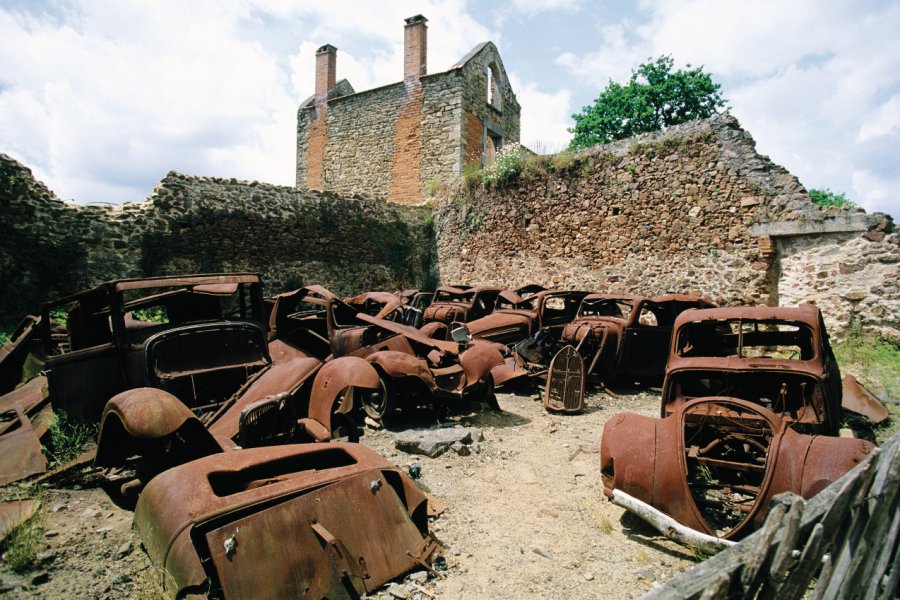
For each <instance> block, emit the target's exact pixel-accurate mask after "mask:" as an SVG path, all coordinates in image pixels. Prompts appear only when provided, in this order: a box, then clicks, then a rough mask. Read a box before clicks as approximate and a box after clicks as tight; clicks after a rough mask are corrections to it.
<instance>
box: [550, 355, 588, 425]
mask: <svg viewBox="0 0 900 600" xmlns="http://www.w3.org/2000/svg"><path fill="white" fill-rule="evenodd" d="M544 409H545V410H548V411H553V412H566V413H580V412H583V411H584V360H583V359H582V358H581V355H579V354H578V352H576V351H575V348H573V347H572V346H565V347H564V348H563V349H562V350H560V351H559V352H558V353H557V354H556V356H554V357H553V360H552V361H551V362H550V370H549V372H548V375H547V385H546V387H545V388H544Z"/></svg>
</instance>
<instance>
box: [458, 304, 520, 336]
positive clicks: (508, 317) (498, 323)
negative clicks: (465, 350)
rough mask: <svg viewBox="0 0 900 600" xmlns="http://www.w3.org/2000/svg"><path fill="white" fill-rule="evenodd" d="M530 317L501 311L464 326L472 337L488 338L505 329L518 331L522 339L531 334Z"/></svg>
mask: <svg viewBox="0 0 900 600" xmlns="http://www.w3.org/2000/svg"><path fill="white" fill-rule="evenodd" d="M532 321H533V319H532V317H531V316H529V315H527V314H524V313H522V312H511V311H506V310H501V311H499V312H493V313H491V314H489V315H485V316H483V317H481V318H480V319H475V320H474V321H471V322H469V323H468V324H467V325H466V326H467V327H468V328H469V332H470V333H471V334H472V335H473V336H474V337H476V338H477V337H484V336H490V335H491V334H496V333H498V332H500V331H504V330H506V329H519V330H520V331H521V334H522V336H523V337H525V336H528V335H529V334H530V333H531V327H532Z"/></svg>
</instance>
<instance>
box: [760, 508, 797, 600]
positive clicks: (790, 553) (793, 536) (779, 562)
mask: <svg viewBox="0 0 900 600" xmlns="http://www.w3.org/2000/svg"><path fill="white" fill-rule="evenodd" d="M804 504H805V503H804V501H803V498H800V497H797V498H794V501H793V502H792V503H791V508H790V510H789V511H788V513H787V514H786V515H785V516H784V519H783V520H782V522H781V527H782V528H783V529H784V531H783V532H782V534H781V541H780V542H779V543H778V546H776V548H775V552H774V555H773V556H772V564H771V566H770V567H769V577H768V578H766V580H765V582H764V583H763V587H762V590H760V593H759V598H762V599H764V600H768V599H770V598H774V597H775V590H776V589H777V588H779V587H781V584H782V583H784V580H785V579H786V577H787V572H788V569H790V568H791V567H792V566H794V564H795V563H796V562H797V556H799V554H800V553H799V552H797V556H795V555H794V550H795V547H796V545H797V532H798V531H799V530H800V517H801V516H802V514H803V506H804Z"/></svg>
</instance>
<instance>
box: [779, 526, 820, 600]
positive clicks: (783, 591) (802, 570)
mask: <svg viewBox="0 0 900 600" xmlns="http://www.w3.org/2000/svg"><path fill="white" fill-rule="evenodd" d="M824 531H825V528H824V527H822V524H821V523H817V524H816V526H815V527H813V530H812V533H811V534H810V536H809V539H808V540H807V541H806V546H805V547H804V548H803V552H802V553H801V555H800V560H798V561H797V564H796V565H795V566H794V568H793V570H792V571H791V572H790V574H788V576H787V579H785V581H784V583H783V584H782V585H780V586H778V589H776V590H775V595H774V596H773V597H775V598H779V599H780V598H800V597H801V596H802V595H803V594H804V593H805V592H806V589H807V588H808V587H809V582H810V581H811V580H812V578H813V576H814V575H815V574H816V571H818V569H819V567H820V566H821V565H822V549H823V548H824V545H823V543H822V542H823V540H824V539H825V534H824Z"/></svg>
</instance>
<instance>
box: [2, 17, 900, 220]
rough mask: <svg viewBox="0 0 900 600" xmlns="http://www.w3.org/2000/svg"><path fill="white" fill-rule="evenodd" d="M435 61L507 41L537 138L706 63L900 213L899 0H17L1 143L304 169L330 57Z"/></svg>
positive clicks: (771, 146) (288, 173) (219, 171)
mask: <svg viewBox="0 0 900 600" xmlns="http://www.w3.org/2000/svg"><path fill="white" fill-rule="evenodd" d="M419 13H421V14H423V15H425V16H426V17H427V18H428V20H429V22H428V25H429V30H428V36H429V37H428V52H429V56H428V71H429V72H431V73H434V72H439V71H443V70H445V69H447V68H448V67H450V66H451V65H452V64H453V63H454V62H456V60H458V59H459V58H460V57H462V56H463V55H464V54H465V53H466V52H467V51H468V50H469V49H471V48H472V47H473V46H475V45H476V44H478V43H480V42H482V41H485V40H492V41H494V42H495V43H496V44H497V45H498V46H499V48H500V52H501V54H502V56H503V61H504V64H505V66H506V69H507V71H508V73H509V75H510V77H511V79H512V82H513V86H514V89H515V90H516V91H517V94H518V98H519V101H520V103H521V105H522V138H523V142H524V143H525V144H526V145H528V146H530V147H532V148H534V149H536V150H539V151H544V152H547V151H556V150H560V149H562V148H564V147H565V146H566V144H567V142H568V140H569V137H570V134H569V133H568V132H567V131H566V129H567V127H570V126H571V124H572V123H571V118H570V115H571V113H573V112H577V111H579V110H581V108H582V107H583V106H585V105H587V104H590V103H591V102H592V100H593V99H594V98H595V97H596V96H597V95H598V94H599V93H600V91H601V90H602V89H603V88H604V87H605V86H606V84H607V83H608V82H609V80H610V79H613V80H616V81H624V80H626V79H627V77H628V76H629V74H630V72H631V69H632V68H634V67H636V66H637V65H638V64H640V63H641V62H644V61H646V60H647V59H649V58H651V57H656V56H659V55H661V54H671V55H672V56H673V58H674V59H675V62H676V65H677V66H679V67H683V66H684V65H685V64H688V63H690V64H691V65H694V66H696V65H703V66H704V68H705V70H706V71H707V72H710V73H711V74H712V75H713V77H714V79H715V80H716V81H718V82H720V83H721V84H722V94H723V96H724V97H725V98H726V99H727V100H728V102H729V105H730V107H731V112H732V114H734V115H735V116H736V117H737V118H738V119H739V120H740V122H741V123H742V125H743V126H744V127H745V128H746V129H748V130H749V131H750V133H751V134H752V135H753V137H754V139H755V140H756V142H757V148H758V149H759V151H760V152H761V153H763V154H768V155H769V156H770V157H771V158H772V159H773V160H774V161H775V162H777V163H779V164H782V165H784V166H785V167H787V168H788V169H789V170H790V171H792V172H793V173H794V174H796V175H797V176H798V177H799V178H800V180H801V181H802V182H803V184H804V185H806V186H807V187H809V188H831V189H832V190H835V191H842V192H846V193H847V195H848V196H849V197H850V198H851V199H853V200H855V201H856V202H858V203H859V204H861V205H862V206H863V207H865V208H867V209H869V210H882V211H886V212H889V213H892V214H893V215H894V216H895V217H900V169H898V158H900V3H898V2H894V1H890V0H885V1H868V0H857V1H855V2H849V1H848V2H826V1H823V0H819V1H813V0H792V1H790V2H785V1H783V0H780V1H775V0H759V1H747V0H740V1H734V2H732V1H727V0H642V1H639V2H635V3H626V2H614V1H612V0H603V1H597V0H507V1H503V2H501V1H496V2H474V1H473V2H466V1H465V0H446V1H437V0H435V1H434V2H413V1H392V2H373V1H371V0H347V1H343V0H316V1H308V0H191V1H190V2H185V1H184V0H143V1H142V0H128V1H127V2H123V1H114V0H106V1H102V0H59V1H54V0H0V152H3V153H5V154H9V155H11V156H13V157H14V158H16V159H18V160H20V161H22V162H23V163H25V164H26V165H28V166H29V167H31V168H32V170H34V171H35V173H36V174H37V175H38V177H39V178H41V179H42V180H43V181H44V182H46V183H47V184H48V185H49V186H50V188H51V189H53V190H54V191H55V192H56V193H57V194H58V195H59V196H60V197H62V198H65V199H74V200H75V201H77V202H82V203H84V202H121V201H130V200H140V199H143V198H144V197H146V196H147V194H148V193H149V192H150V190H151V189H152V188H153V186H154V185H155V184H156V182H158V181H159V180H160V179H161V178H162V177H163V176H164V175H165V174H166V173H167V172H168V171H169V170H176V171H180V172H183V173H188V174H193V175H211V176H223V177H237V178H240V179H257V180H260V181H266V182H270V183H278V184H286V185H292V184H293V182H294V173H293V170H294V159H295V156H294V155H295V150H294V144H295V140H294V137H295V120H296V110H297V105H298V102H299V101H300V100H302V99H303V98H306V97H307V96H309V95H310V94H311V93H312V89H313V71H314V51H315V49H316V48H317V47H318V46H320V45H322V44H325V43H330V44H333V45H334V46H337V47H338V49H339V52H338V78H339V79H340V78H345V77H346V78H348V79H349V80H350V82H351V83H352V84H353V86H354V87H355V88H356V89H357V90H364V89H368V88H369V87H373V86H377V85H382V84H387V83H392V82H395V81H398V80H400V79H401V77H402V70H403V66H402V64H403V62H402V43H403V35H402V28H403V19H404V18H405V17H409V16H412V15H415V14H419Z"/></svg>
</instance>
